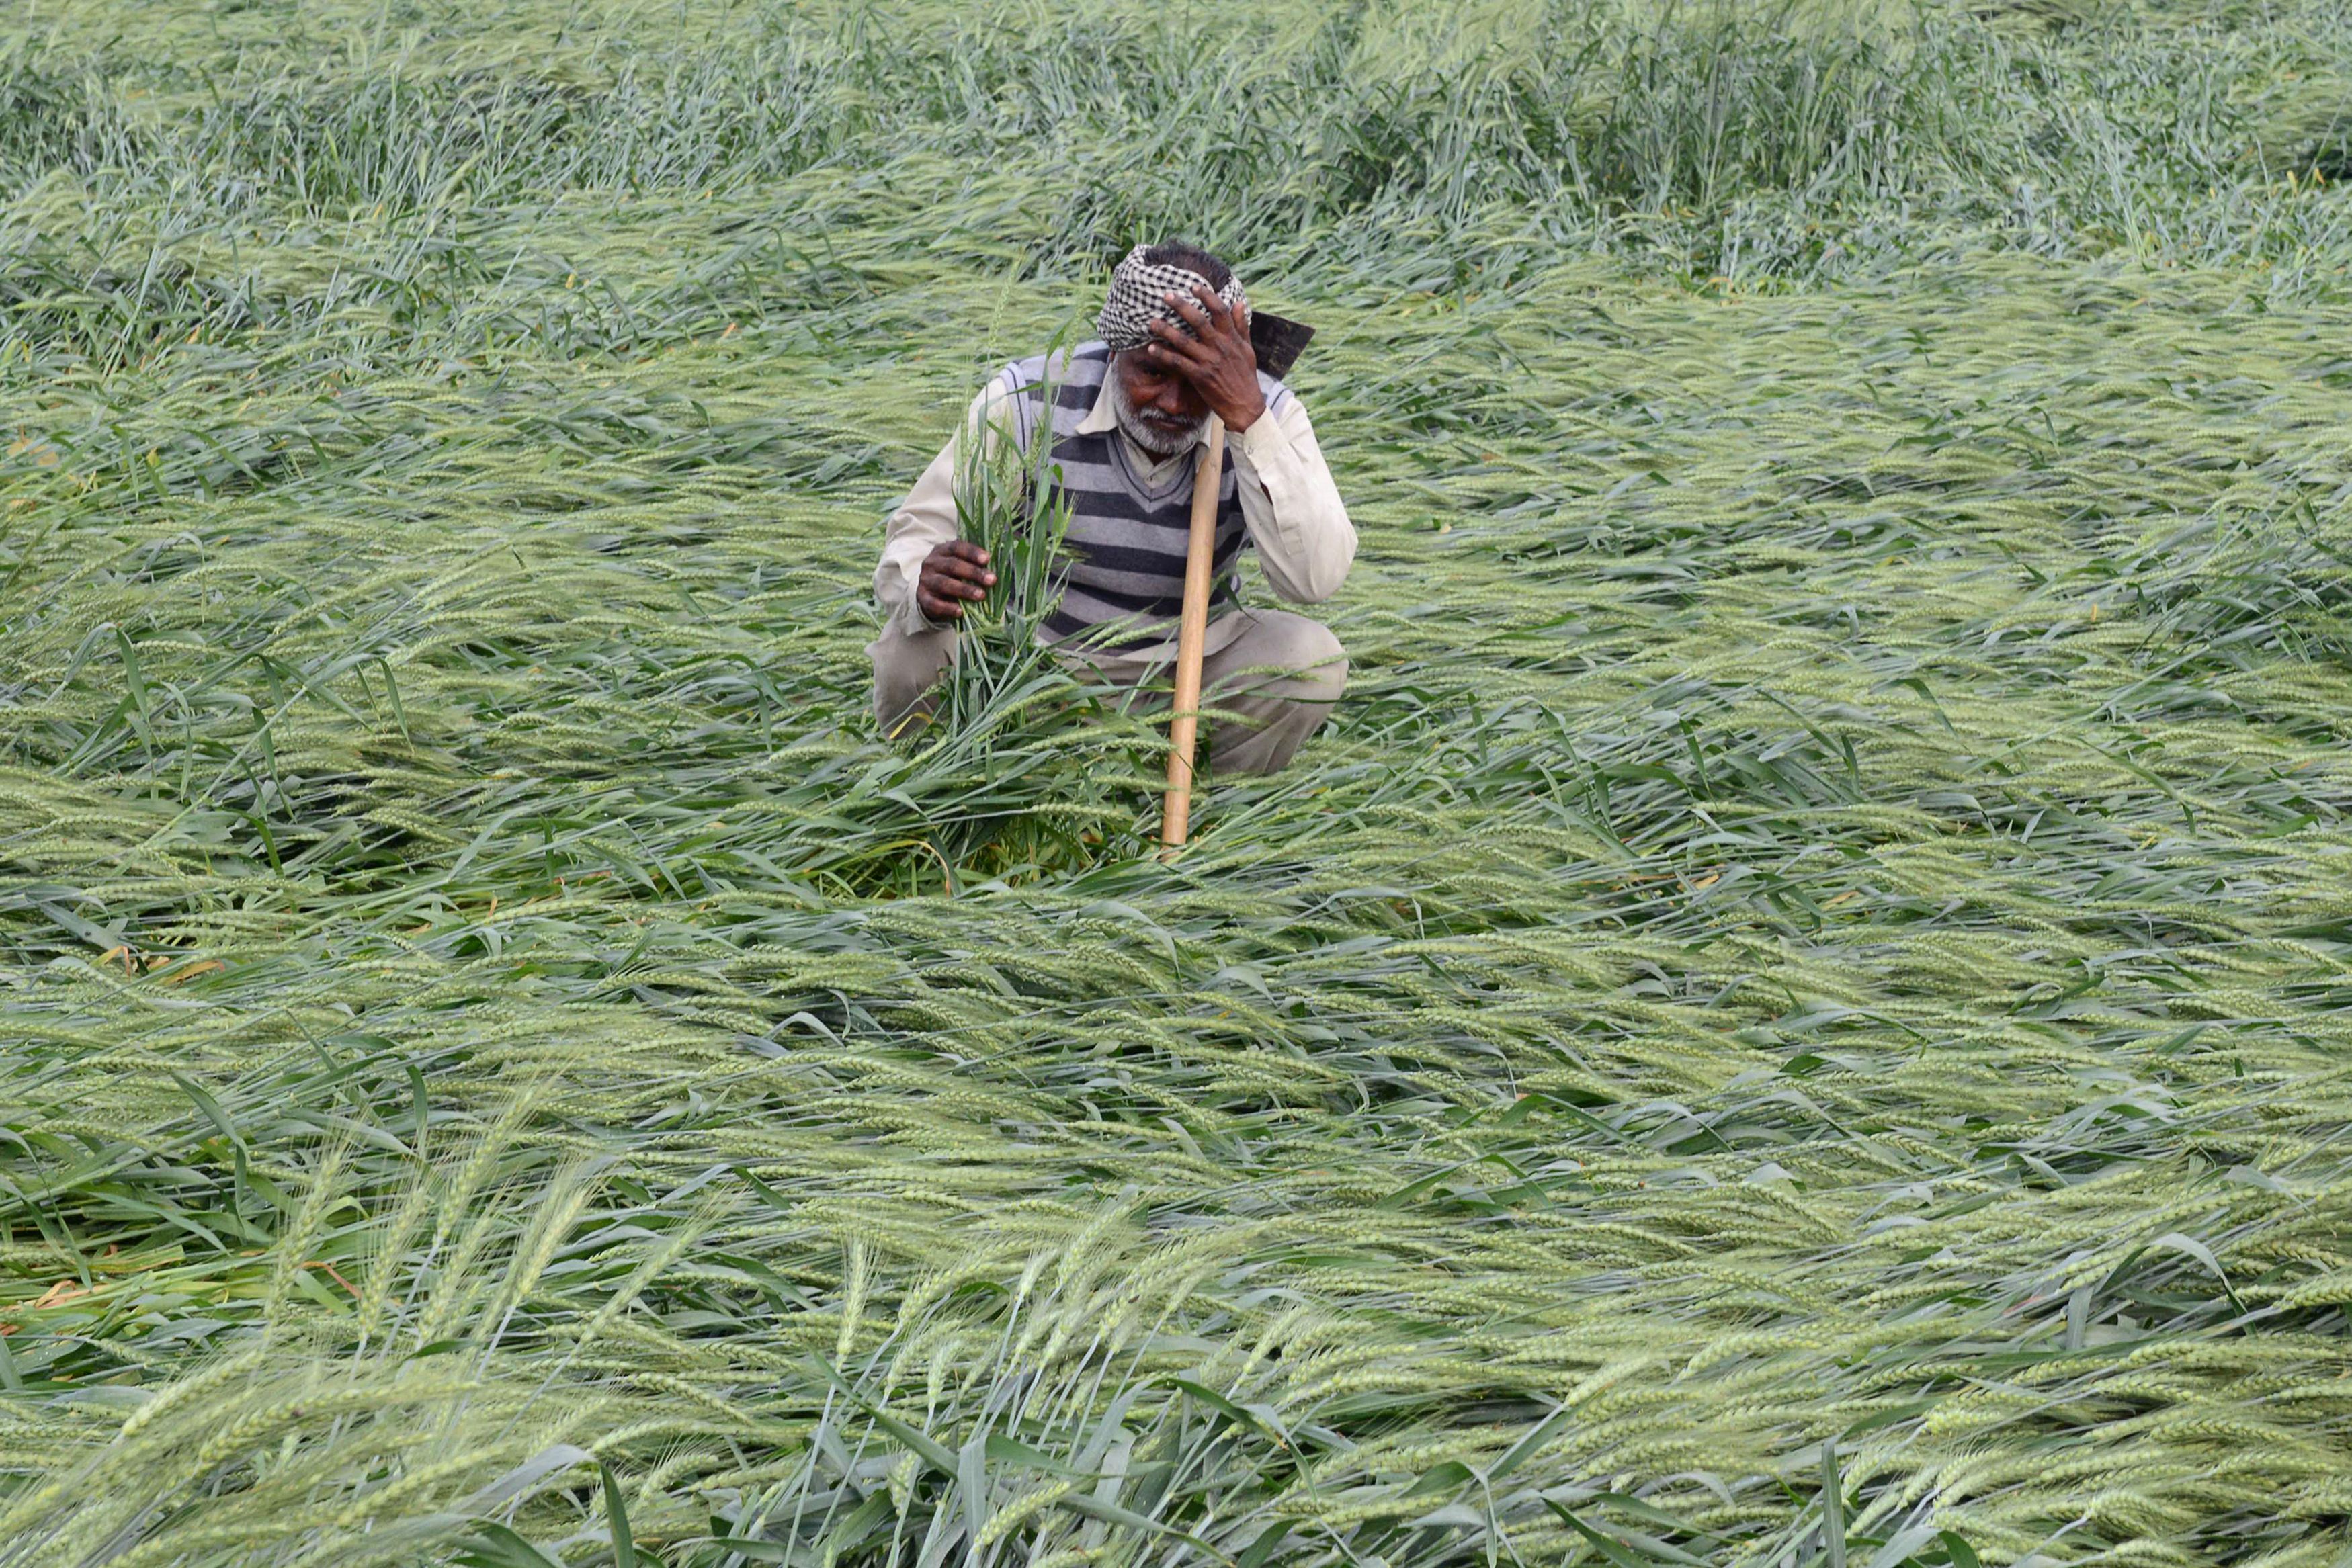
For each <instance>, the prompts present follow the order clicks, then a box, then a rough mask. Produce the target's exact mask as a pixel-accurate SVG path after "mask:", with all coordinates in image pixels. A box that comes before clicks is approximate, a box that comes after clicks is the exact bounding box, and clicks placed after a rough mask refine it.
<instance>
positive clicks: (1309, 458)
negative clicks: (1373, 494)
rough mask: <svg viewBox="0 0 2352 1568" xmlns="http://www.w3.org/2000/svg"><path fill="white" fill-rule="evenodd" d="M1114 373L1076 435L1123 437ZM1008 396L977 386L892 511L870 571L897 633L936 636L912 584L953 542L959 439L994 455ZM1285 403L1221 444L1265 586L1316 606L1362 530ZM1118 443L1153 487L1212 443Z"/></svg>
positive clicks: (1298, 412) (1232, 618)
mask: <svg viewBox="0 0 2352 1568" xmlns="http://www.w3.org/2000/svg"><path fill="white" fill-rule="evenodd" d="M1117 373H1118V371H1117V370H1116V369H1114V370H1113V371H1111V372H1110V374H1109V375H1106V376H1104V378H1103V385H1102V391H1101V392H1100V393H1098V394H1097V396H1096V398H1095V406H1094V407H1093V409H1092V410H1090V411H1089V412H1088V413H1087V416H1086V418H1084V419H1083V420H1080V421H1079V422H1078V431H1079V434H1087V435H1095V434H1102V433H1104V432H1109V431H1118V414H1117V413H1115V412H1114V411H1113V408H1112V404H1111V397H1112V385H1111V380H1110V376H1111V375H1116V374H1117ZM1002 395H1003V393H1002V392H1001V390H1000V389H999V387H998V386H997V384H996V383H995V382H990V384H989V385H987V386H986V387H983V388H982V389H981V392H980V395H979V396H977V397H975V398H973V399H972V401H971V408H970V409H968V410H967V411H965V413H964V421H963V423H962V424H961V425H960V426H959V427H958V431H957V434H956V436H955V437H954V438H953V439H951V440H950V441H949V443H948V444H947V446H946V448H945V449H944V450H942V451H941V452H940V455H938V456H937V457H934V458H933V459H931V465H930V466H929V467H928V468H926V469H924V470H923V474H922V477H920V478H919V479H917V480H916V481H915V487H914V488H913V489H911V490H909V491H908V492H907V498H906V499H905V500H904V501H901V502H900V503H899V504H898V510H897V511H895V512H893V513H891V514H890V520H889V523H888V526H887V528H886V529H885V531H884V536H883V543H882V563H881V565H880V566H879V567H877V569H876V570H875V573H874V596H875V598H876V599H877V601H880V603H881V606H882V613H883V617H884V619H885V620H886V622H887V623H888V625H889V627H890V629H892V630H894V631H898V632H922V631H930V630H934V629H936V628H935V625H934V623H933V622H930V621H929V620H927V619H925V617H924V615H923V612H921V611H920V610H919V609H918V608H917V607H916V603H915V582H916V580H917V578H918V577H919V576H920V575H921V572H922V568H923V561H924V559H926V558H927V557H929V555H930V553H931V551H932V550H933V549H937V548H938V547H939V546H940V545H943V544H946V543H947V542H948V541H950V539H953V538H955V537H956V508H955V476H956V474H957V472H958V471H959V468H960V466H961V443H962V440H963V433H964V432H966V431H971V430H982V431H984V432H985V433H986V439H987V441H988V442H989V447H988V450H990V451H991V452H993V451H994V449H995V446H994V444H995V442H996V440H997V439H998V438H999V437H1001V436H1002V435H1003V434H1004V432H1003V429H1002V428H1001V426H1000V424H999V422H998V420H997V419H996V418H995V417H992V411H993V410H994V409H995V408H996V407H997V406H999V404H998V400H999V399H1000V398H1001V397H1002ZM1281 404H1282V406H1281V408H1280V409H1279V411H1276V410H1273V409H1269V410H1268V411H1267V412H1266V413H1264V414H1262V415H1260V416H1259V417H1258V418H1257V419H1255V420H1254V421H1253V422H1251V424H1250V427H1249V428H1248V429H1247V430H1244V431H1242V432H1240V433H1239V434H1234V433H1231V432H1228V433H1227V434H1226V437H1225V446H1226V450H1228V451H1230V452H1231V453H1232V454H1233V455H1234V476H1235V477H1236V478H1237V479H1238V480H1239V484H1238V485H1237V486H1235V489H1236V491H1237V492H1238V494H1239V496H1240V498H1241V507H1242V523H1243V526H1244V528H1246V529H1247V531H1248V534H1249V538H1250V542H1251V543H1252V544H1253V545H1255V546H1256V548H1257V560H1258V566H1259V568H1260V569H1261V570H1263V571H1264V572H1265V580H1266V582H1267V583H1268V584H1269V585H1270V586H1272V588H1273V589H1274V591H1275V592H1276V593H1278V594H1280V595H1281V596H1282V597H1283V598H1285V599H1287V600H1289V601H1292V602H1293V603H1298V604H1313V603H1318V602H1320V601H1323V600H1326V599H1328V598H1329V597H1331V595H1332V594H1333V593H1334V592H1336V591H1338V589H1339V584H1340V582H1341V581H1343V580H1345V579H1346V577H1347V575H1348V568H1349V566H1350V565H1352V564H1353V563H1354V561H1355V559H1356V528H1355V525H1354V524H1352V523H1350V522H1349V520H1348V508H1347V507H1346V505H1345V504H1344V503H1343V502H1341V501H1340V499H1339V486H1336V485H1334V484H1333V483H1332V482H1331V471H1330V469H1328V467H1326V466H1325V465H1324V463H1323V449H1322V448H1321V447H1319V446H1318V445H1317V444H1316V443H1315V427H1314V426H1313V425H1312V424H1311V423H1308V422H1307V411H1306V409H1305V408H1303V407H1301V406H1300V405H1299V402H1298V399H1297V396H1296V395H1295V394H1294V395H1292V396H1290V397H1286V398H1284V399H1282V400H1281ZM1117 439H1118V440H1120V441H1123V442H1127V450H1128V455H1129V459H1130V460H1131V461H1132V462H1133V463H1134V464H1135V466H1136V468H1137V470H1138V471H1139V473H1141V474H1142V475H1143V476H1144V477H1145V478H1146V480H1147V481H1148V482H1150V483H1153V484H1155V485H1156V484H1161V483H1165V482H1166V481H1168V480H1169V479H1171V478H1172V477H1174V476H1173V475H1172V474H1171V472H1170V470H1171V468H1172V467H1174V466H1175V465H1179V464H1184V465H1190V464H1192V463H1195V462H1197V461H1198V459H1197V458H1196V457H1195V455H1194V453H1195V451H1196V450H1197V448H1198V447H1199V445H1200V444H1201V443H1202V441H1204V440H1206V439H1207V436H1206V434H1205V433H1204V434H1202V435H1200V436H1196V437H1195V438H1194V439H1193V442H1192V444H1191V445H1190V446H1188V447H1186V448H1185V450H1183V451H1182V452H1180V453H1178V454H1176V455H1174V456H1172V457H1158V456H1154V455H1151V454H1150V453H1147V452H1145V451H1143V450H1142V449H1141V448H1140V447H1139V446H1137V445H1136V444H1134V443H1133V442H1131V441H1128V438H1127V436H1126V434H1125V433H1123V432H1121V433H1119V434H1118V437H1117ZM1241 630H1242V622H1241V621H1240V620H1239V619H1238V616H1237V612H1233V611H1228V612H1226V613H1224V614H1223V615H1221V616H1219V617H1217V618H1216V619H1215V620H1214V621H1212V622H1210V623H1209V638H1208V643H1207V647H1206V651H1207V652H1209V653H1215V652H1216V651H1217V650H1218V649H1220V648H1222V647H1223V646H1224V645H1225V644H1226V643H1230V642H1232V641H1233V640H1234V637H1236V636H1238V635H1240V633H1241ZM1173 651H1174V643H1173V640H1172V639H1171V640H1170V641H1169V642H1167V643H1153V644H1151V645H1150V646H1147V647H1142V648H1132V649H1122V650H1121V651H1120V652H1119V653H1118V655H1117V656H1118V657H1121V658H1131V659H1146V660H1153V661H1158V660H1164V659H1167V658H1169V657H1170V656H1171V654H1172V653H1173Z"/></svg>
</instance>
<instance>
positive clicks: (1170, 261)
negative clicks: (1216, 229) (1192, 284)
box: [1143, 239, 1234, 288]
mask: <svg viewBox="0 0 2352 1568" xmlns="http://www.w3.org/2000/svg"><path fill="white" fill-rule="evenodd" d="M1143 259H1144V260H1145V261H1148V262H1150V264H1151V265H1152V266H1154V267H1182V268H1184V269H1185V270H1186V271H1188V272H1197V273H1199V274H1200V275H1201V276H1202V277H1205V278H1207V279H1208V280H1209V287H1212V288H1223V287H1224V286H1225V285H1226V284H1228V283H1231V282H1232V281H1233V280H1234V269H1233V268H1232V267H1227V266H1226V265H1225V264H1224V263H1223V262H1222V261H1220V260H1219V259H1217V257H1215V256H1211V255H1210V254H1209V253H1208V252H1207V251H1205V250H1202V248H1201V247H1200V246H1197V245H1193V244H1192V243H1191V242H1190V241H1187V240H1181V239H1171V240H1167V241H1164V242H1162V243H1161V244H1159V245H1155V246H1152V247H1151V248H1150V250H1147V251H1145V252H1144V253H1143Z"/></svg>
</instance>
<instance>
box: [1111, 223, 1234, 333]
mask: <svg viewBox="0 0 2352 1568" xmlns="http://www.w3.org/2000/svg"><path fill="white" fill-rule="evenodd" d="M1150 248H1151V247H1150V246H1148V245H1139V246H1136V247H1135V248H1134V249H1133V250H1131V251H1129V252H1128V253H1127V259H1126V260H1125V261H1122V262H1120V263H1119V264H1118V270H1117V271H1115V272H1113V273H1112V274H1111V275H1110V298H1108V299H1106V300H1104V301H1103V308H1102V318H1101V319H1100V320H1099V321H1098V322H1097V323H1096V330H1097V331H1098V332H1100V333H1101V334H1102V340H1103V341H1104V342H1105V343H1108V345H1109V346H1110V347H1111V348H1112V349H1113V350H1127V349H1139V348H1141V347H1143V345H1144V344H1146V343H1149V342H1150V341H1151V323H1153V322H1154V321H1167V322H1170V323H1171V324H1173V325H1174V326H1176V327H1179V328H1181V329H1183V330H1184V331H1185V332H1187V333H1190V332H1191V331H1192V328H1191V327H1189V326H1187V325H1186V324H1185V321H1184V318H1182V317H1181V316H1179V315H1177V314H1176V312H1175V311H1173V310H1171V309H1170V308H1168V306H1167V305H1166V304H1165V303H1164V302H1163V301H1162V300H1161V299H1160V296H1161V295H1163V294H1167V293H1169V292H1171V291H1173V292H1175V293H1177V294H1181V295H1183V296H1184V297H1185V298H1188V299H1189V298H1192V290H1193V289H1194V288H1195V287H1206V286H1207V284H1208V281H1209V280H1208V279H1207V278H1205V277H1202V276H1201V275H1200V274H1199V273H1197V272H1195V271H1193V270H1192V268H1191V267H1161V266H1155V265H1153V264H1152V263H1150V262H1148V261H1146V260H1144V259H1143V257H1144V253H1145V252H1147V251H1149V250H1150ZM1216 296H1217V298H1220V299H1222V300H1223V301H1224V302H1225V303H1226V304H1227V305H1228V306H1230V307H1232V308H1234V309H1235V310H1242V309H1244V308H1247V307H1248V304H1249V299H1248V297H1247V296H1245V295H1244V294H1243V293H1242V285H1241V279H1239V278H1237V277H1236V278H1228V279H1226V280H1225V286H1224V287H1223V288H1220V289H1218V290H1216Z"/></svg>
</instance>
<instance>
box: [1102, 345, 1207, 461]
mask: <svg viewBox="0 0 2352 1568" xmlns="http://www.w3.org/2000/svg"><path fill="white" fill-rule="evenodd" d="M1110 412H1111V414H1112V416H1113V417H1114V418H1116V419H1117V420H1118V428H1119V432H1120V434H1123V435H1125V436H1126V437H1127V438H1128V439H1129V441H1132V442H1134V443H1135V444H1136V445H1137V446H1139V447H1140V448H1142V449H1143V450H1144V451H1145V452H1148V453H1150V455H1152V456H1154V457H1158V458H1162V459H1166V458H1170V457H1174V456H1176V455H1179V454H1180V453H1182V452H1184V451H1185V450H1186V449H1188V448H1189V447H1191V446H1192V444H1193V443H1194V442H1196V441H1198V440H1199V439H1200V438H1201V431H1202V427H1203V426H1205V425H1206V424H1207V423H1209V419H1208V415H1206V414H1203V415H1202V416H1201V417H1200V418H1199V419H1196V420H1194V421H1192V423H1190V424H1187V425H1184V426H1182V427H1181V428H1171V427H1170V426H1168V425H1165V424H1158V423H1153V422H1151V421H1150V420H1148V419H1146V418H1145V417H1144V415H1143V412H1142V411H1141V410H1140V409H1139V408H1137V407H1136V406H1135V404H1134V403H1132V402H1129V401H1128V396H1127V382H1124V381H1122V380H1120V379H1119V374H1118V366H1117V365H1113V366H1112V367H1111V372H1110Z"/></svg>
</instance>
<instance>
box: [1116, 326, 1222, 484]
mask: <svg viewBox="0 0 2352 1568" xmlns="http://www.w3.org/2000/svg"><path fill="white" fill-rule="evenodd" d="M1110 371H1111V392H1112V397H1111V412H1112V413H1115V414H1116V415H1118V427H1119V428H1120V429H1121V430H1123V431H1125V432H1126V433H1127V438H1128V439H1129V441H1132V442H1134V443H1135V444H1137V445H1138V446H1140V447H1142V448H1143V449H1144V450H1145V451H1146V452H1149V453H1150V454H1151V455H1154V456H1155V457H1171V456H1173V455H1176V454H1177V453H1179V452H1181V451H1183V450H1184V449H1185V448H1186V447H1188V446H1190V445H1192V443H1193V441H1194V440H1195V439H1196V438H1197V437H1198V436H1199V435H1200V434H1201V426H1202V424H1204V423H1207V422H1208V418H1209V405H1208V404H1207V403H1206V402H1202V399H1201V394H1200V393H1199V392H1195V391H1193V390H1192V382H1189V381H1186V380H1185V379H1184V378H1183V377H1182V376H1181V375H1179V374H1177V373H1176V372H1175V371H1173V370H1162V369H1161V368H1160V367H1159V366H1157V365H1155V364H1153V363H1152V362H1151V361H1150V360H1149V359H1147V358H1146V357H1145V356H1144V354H1143V352H1142V350H1137V349H1129V350H1127V351H1125V352H1124V353H1121V354H1119V355H1118V356H1117V357H1116V358H1114V359H1113V360H1112V361H1111V367H1110Z"/></svg>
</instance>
